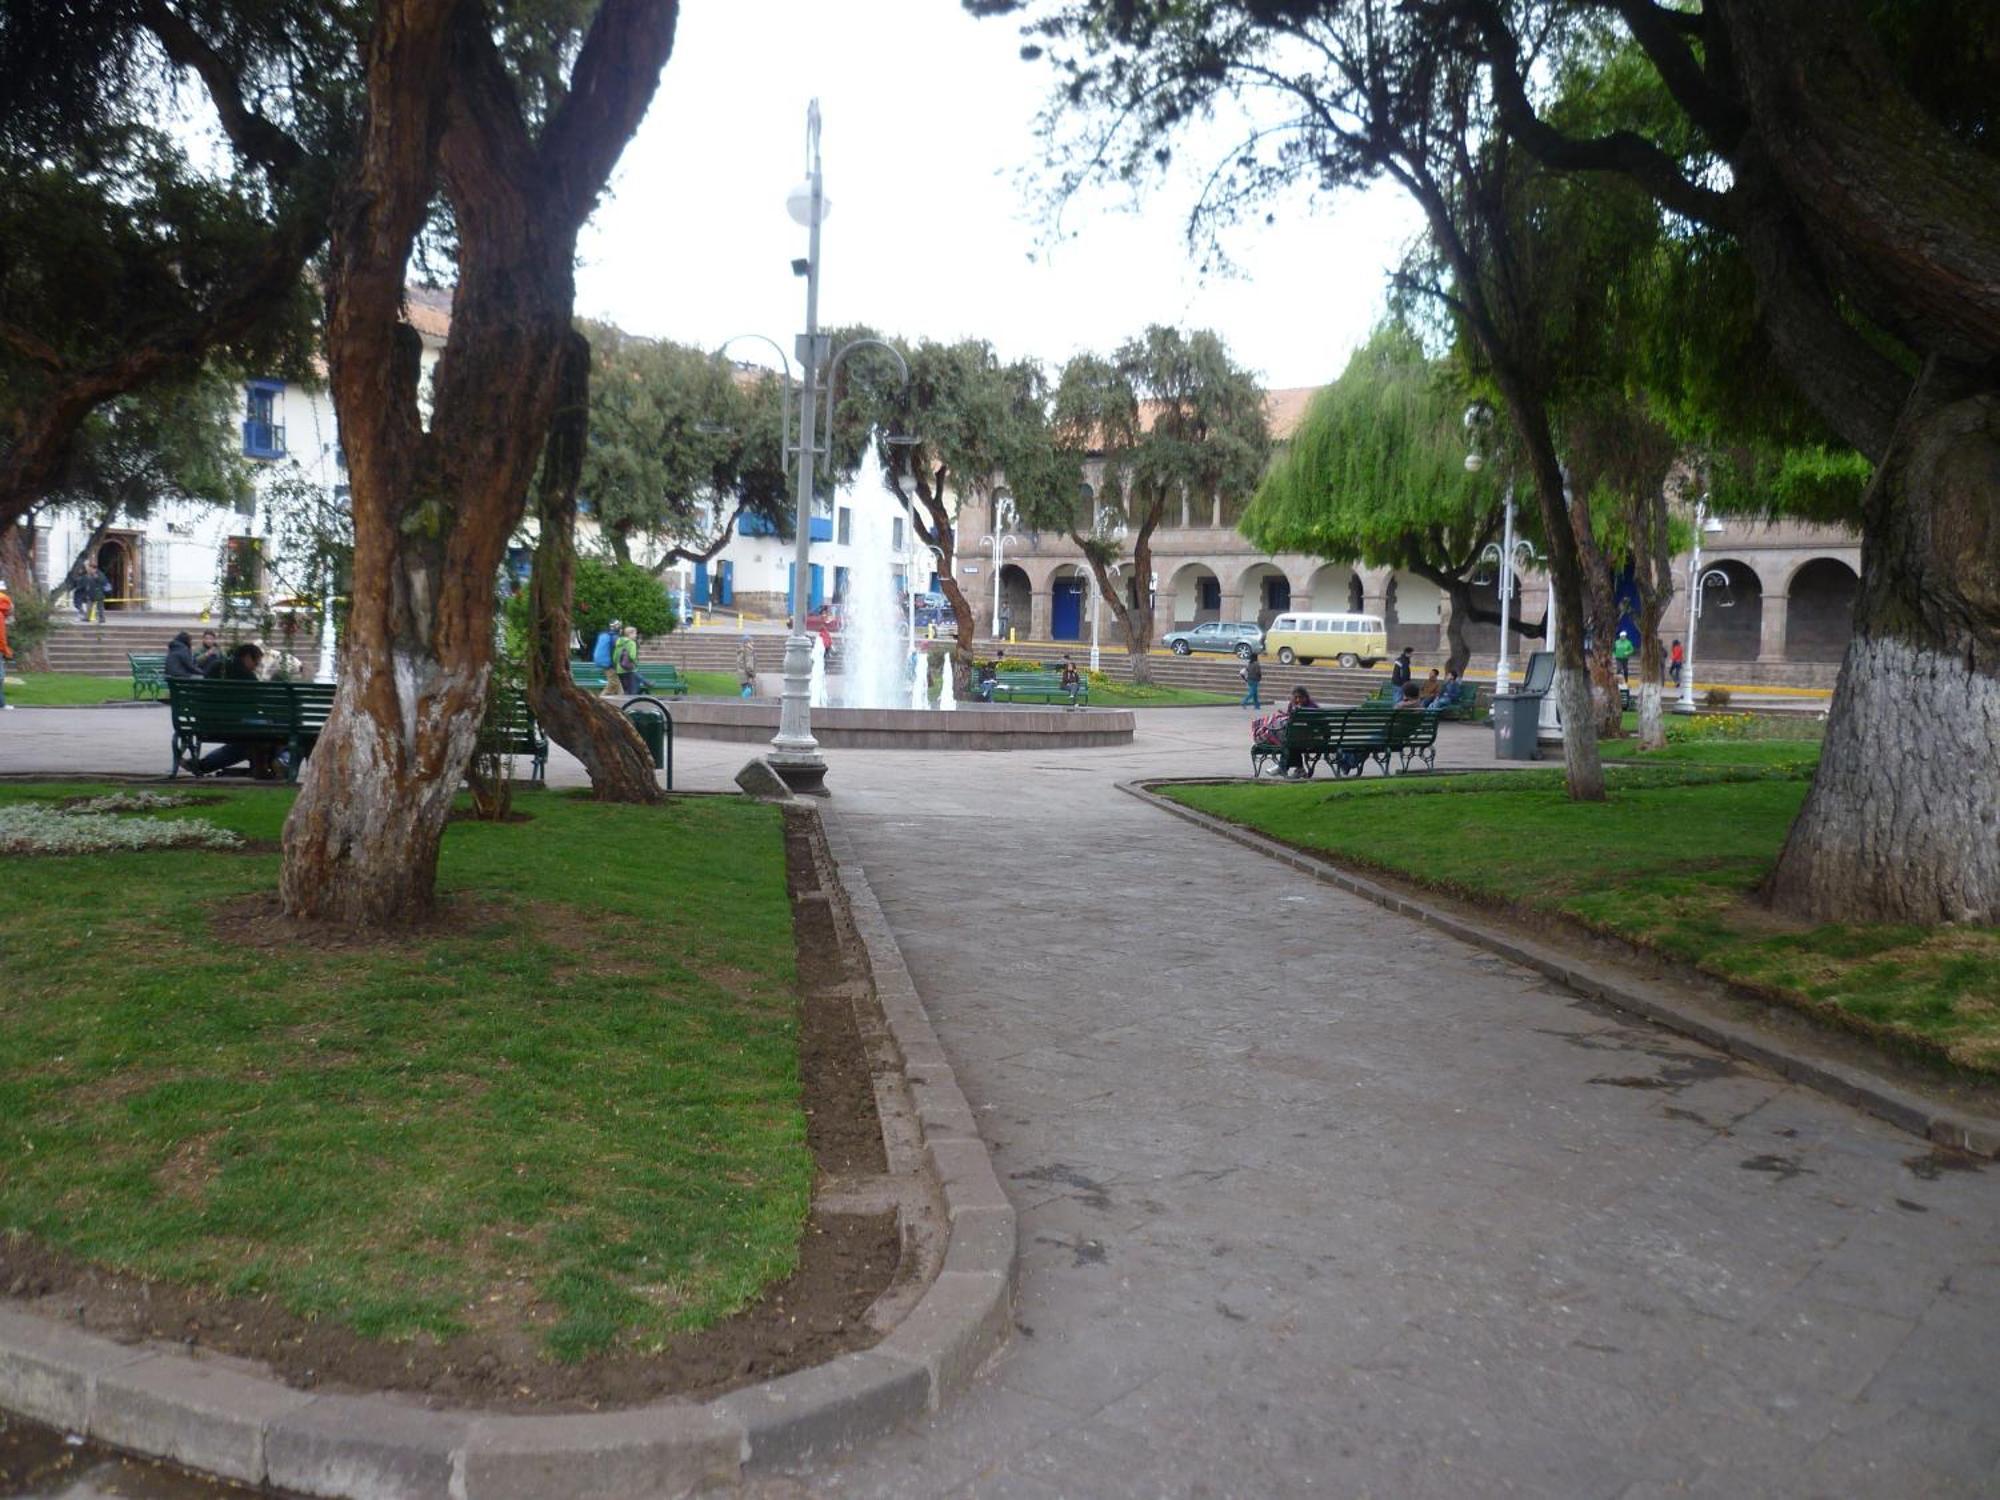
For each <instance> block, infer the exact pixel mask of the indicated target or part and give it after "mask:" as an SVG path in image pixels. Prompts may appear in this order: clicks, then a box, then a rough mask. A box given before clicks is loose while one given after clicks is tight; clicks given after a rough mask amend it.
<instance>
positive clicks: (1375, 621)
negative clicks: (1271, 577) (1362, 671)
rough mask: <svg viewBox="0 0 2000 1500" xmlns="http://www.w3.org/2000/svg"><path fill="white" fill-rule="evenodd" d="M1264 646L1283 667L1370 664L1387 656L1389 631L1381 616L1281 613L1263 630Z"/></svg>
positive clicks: (1369, 665) (1368, 665)
mask: <svg viewBox="0 0 2000 1500" xmlns="http://www.w3.org/2000/svg"><path fill="white" fill-rule="evenodd" d="M1264 649H1265V650H1266V651H1275V652H1276V653H1277V656H1278V660H1279V661H1281V662H1283V663H1284V664H1285V665H1286V666H1290V665H1291V664H1292V663H1293V662H1301V663H1303V664H1304V665H1306V666H1311V665H1312V664H1313V663H1314V662H1316V661H1337V662H1339V663H1340V664H1341V665H1342V666H1343V667H1372V666H1374V665H1375V663H1376V662H1378V661H1381V660H1383V659H1384V658H1385V657H1387V656H1388V654H1389V634H1388V632H1387V631H1386V630H1385V629H1383V626H1382V617H1381V616H1380V615H1335V614H1296V613H1294V614H1283V615H1279V616H1278V618H1277V619H1275V620H1273V621H1272V622H1271V623H1270V626H1269V627H1268V628H1267V629H1266V630H1265V631H1264Z"/></svg>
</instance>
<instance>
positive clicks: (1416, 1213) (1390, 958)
mask: <svg viewBox="0 0 2000 1500" xmlns="http://www.w3.org/2000/svg"><path fill="white" fill-rule="evenodd" d="M1171 727H1172V726H1169V725H1168V724H1167V723H1165V722H1164V721H1163V722H1161V723H1160V724H1159V725H1158V726H1157V730H1158V732H1157V733H1156V734H1154V735H1152V736H1148V737H1147V739H1146V743H1144V744H1142V745H1140V746H1138V747H1136V748H1135V750H1134V752H1133V753H1132V755H1131V756H1130V757H1129V758H1130V759H1133V760H1140V761H1148V760H1150V761H1155V762H1157V761H1160V760H1170V759H1172V758H1173V757H1172V754H1171V752H1170V750H1169V747H1168V745H1167V744H1166V743H1165V741H1166V738H1167V731H1168V730H1169V729H1170V728H1171ZM1181 732H1183V733H1187V732H1190V731H1188V729H1187V728H1186V727H1185V726H1183V727H1182V730H1181ZM1112 758H1113V757H1110V756H1106V755H1099V756H1085V755H1082V754H1076V755H1070V756H1063V757H1048V758H1036V763H1034V764H1022V763H1018V762H1017V761H1010V762H1009V769H1008V774H1007V775H1005V776H1004V777H998V776H994V775H992V774H990V773H989V771H988V769H987V767H986V766H984V765H981V764H979V763H978V762H977V760H976V758H961V759H960V760H958V761H949V762H948V761H944V760H943V759H942V758H927V759H926V760H925V762H924V763H923V764H922V766H921V767H918V766H916V765H911V766H910V767H909V770H908V774H903V775H897V774H893V768H890V767H886V766H885V765H884V764H883V763H882V762H880V761H870V762H869V763H867V764H865V765H846V764H837V765H836V772H835V777H834V784H835V785H836V786H837V787H838V788H839V792H838V795H839V796H840V798H841V805H842V808H843V817H844V820H845V822H846V826H847V827H848V828H849V829H850V830H851V831H852V833H853V835H854V837H855V840H856V842H857V843H858V844H859V846H860V850H861V854H862V858H863V861H864V864H865V866H866V869H867V872H868V877H869V879H870V881H871V882H872V884H873V885H874V887H875V889H876V891H877V892H878V894H879V895H880V897H881V899H882V903H883V906H884V909H885V910H886V911H887V913H888V915H889V918H890V921H891V923H892V925H893V926H894V928H895V930H896V933H897V935H898V937H899V939H900V940H901V942H902V944H903V947H904V951H905V954H906V956H907V958H908V961H909V965H910V968H911V970H912V972H913V974H914V975H915V978H916V981H917V984H918V987H919V989H920V991H921V992H922V995H923V998H924V1000H925V1002H926V1005H927V1006H928V1008H929V1010H930V1013H931V1015H932V1018H933V1020H934V1021H935V1023H936V1025H937V1029H938V1031H939V1034H940V1036H941V1037H942V1039H943V1041H944V1045H945V1047H946V1049H947V1051H948V1052H949V1053H950V1054H951V1056H952V1059H953V1062H954V1064H955V1066H956V1068H957V1072H958V1076H959V1079H960V1081H961V1083H962V1085H963V1086H964V1087H965V1089H966V1092H967V1094H968V1095H969V1096H970V1097H971V1099H972V1101H973V1103H974V1106H975V1113H976V1114H977V1116H978V1118H979V1121H980V1123H981V1128H982V1131H983V1133H984V1134H985V1136H986V1138H987V1139H988V1141H989V1142H990V1143H991V1145H992V1146H993V1148H994V1153H995V1164H996V1166H997V1167H998V1168H999V1170H1000V1175H1001V1178H1002V1181H1003V1183H1004V1184H1005V1185H1006V1186H1007V1189H1008V1191H1009V1194H1010V1196H1011V1197H1012V1199H1013V1201H1014V1202H1015V1204H1016V1206H1017V1207H1018V1208H1019V1209H1020V1211H1021V1214H1022V1231H1021V1232H1022V1252H1023V1274H1022V1285H1021V1291H1020V1301H1019V1306H1020V1313H1019V1321H1020V1329H1019V1337H1018V1338H1017V1339H1016V1341H1015V1342H1014V1344H1013V1346H1012V1347H1011V1349H1010V1350H1009V1351H1008V1352H1007V1353H1006V1354H1005V1355H1004V1356H1003V1357H1002V1359H1001V1360H1000V1361H999V1362H998V1363H997V1364H996V1365H995V1366H994V1367H993V1368H992V1369H991V1370H990V1371H988V1372H987V1374H986V1376H985V1377H984V1380H983V1382H982V1384H981V1386H980V1387H978V1388H976V1389H975V1391H974V1392H973V1393H972V1394H971V1395H969V1396H967V1397H965V1398H962V1399H961V1400H960V1401H959V1402H958V1403H957V1404H956V1405H955V1406H953V1407H952V1408H950V1409H948V1410H947V1411H945V1412H944V1413H942V1414H941V1415H940V1416H938V1417H937V1418H935V1419H934V1420H932V1421H930V1422H927V1423H925V1424H924V1425H923V1426H921V1427H919V1428H917V1429H915V1430H912V1431H909V1432H907V1433H906V1434H904V1435H903V1436H901V1437H899V1438H896V1439H892V1440H890V1441H887V1442H884V1443H881V1444H878V1445H876V1446H874V1447H871V1448H869V1449H866V1450H864V1451H862V1452H860V1453H858V1454H855V1455H853V1456H852V1457H851V1458H849V1459H848V1460H847V1461H845V1462H843V1463H840V1464H837V1465H832V1466H823V1467H820V1468H818V1469H816V1470H814V1471H811V1472H801V1473H798V1474H796V1475H794V1476H792V1477H791V1479H790V1480H788V1481H781V1482H778V1483H774V1484H771V1485H768V1486H766V1487H765V1488H764V1489H763V1490H762V1491H760V1493H763V1494H768V1495H791V1494H815V1495H817V1494H829V1495H852V1496H876V1495H882V1496H909V1497H913V1500H914V1497H919V1496H921V1497H932V1496H941V1495H976V1496H1000V1495H1006V1496H1055V1495H1068V1496H1078V1497H1097V1496H1121V1495H1145V1496H1154V1495H1161V1496H1168V1495H1171V1496H1182V1495H1188V1496H1192V1495H1204V1496H1231V1495H1238V1496H1270V1495H1304V1494H1335V1495H1381V1496H1397V1497H1405V1496H1425V1495H1437V1496H1466V1495H1487V1494H1514V1493H1522V1494H1537V1495H1595V1496H1607V1497H1608V1496H1629V1497H1634V1500H1636V1497H1639V1496H1647V1495H1655V1494H1659V1495H1667V1494H1675V1495H1678V1494H1714V1495H1728V1496H1745V1495H1756V1494H1772V1495H1809V1494H1829V1495H1832V1494H1837V1495H1842V1496H1865V1495H1880V1496H1884V1497H1891V1496H1893V1497H1907V1496H1914V1495H1954V1494H1963V1495H1978V1494H1991V1493H1994V1492H1995V1490H1996V1488H2000V1366H1996V1363H1995V1362H1994V1361H1993V1360H1992V1359H1991V1358H1990V1351H1991V1348H1992V1346H1993V1342H1994V1339H1995V1336H1996V1334H2000V1252H1996V1251H1995V1250H1994V1248H1993V1247H1994V1245H1995V1244H1996V1243H2000V1181H1996V1176H2000V1174H1996V1172H1994V1171H1992V1170H1988V1171H1985V1172H1981V1171H1976V1170H1970V1169H1960V1167H1959V1164H1958V1163H1956V1162H1954V1161H1951V1160H1948V1159H1945V1158H1942V1157H1938V1156H1934V1155H1933V1154H1932V1153H1931V1151H1930V1150H1929V1149H1928V1148H1927V1147H1926V1146H1924V1145H1923V1143H1921V1142H1919V1141H1918V1140H1916V1139H1914V1138H1912V1137H1910V1136H1907V1135H1904V1134H1901V1133H1899V1132H1897V1131H1895V1130H1893V1129H1891V1128H1889V1127H1887V1126H1884V1125H1881V1124H1879V1123H1877V1122H1875V1121H1872V1120H1870V1119H1867V1118H1865V1117H1863V1116H1861V1115H1859V1114H1857V1113H1855V1112H1853V1111H1851V1110H1849V1109H1847V1108H1845V1107H1843V1106H1840V1105H1837V1104H1834V1103H1832V1102H1830V1101H1828V1100H1827V1099H1824V1098H1822V1097H1820V1096H1818V1095H1814V1094H1810V1093H1803V1092H1801V1091H1799V1090H1796V1089H1793V1088H1791V1087H1789V1086H1787V1085H1785V1084H1784V1083H1782V1082H1781V1081H1779V1080H1777V1079H1776V1078H1774V1077H1771V1076H1769V1075H1766V1074H1763V1073H1761V1072H1759V1071H1757V1070H1755V1069H1752V1068H1749V1067H1746V1066H1743V1065H1740V1064H1737V1063H1734V1062H1732V1061H1731V1060H1729V1059H1727V1058H1725V1057H1722V1056H1720V1055H1719V1054H1715V1053H1712V1052H1710V1051H1708V1050H1707V1049H1705V1048H1702V1047H1700V1046H1697V1045H1694V1044H1691V1043H1687V1042H1683V1041H1680V1040H1678V1039H1676V1038H1674V1037H1672V1036H1670V1035H1668V1034H1666V1033H1664V1032H1661V1031H1659V1030H1656V1029H1653V1028H1651V1027H1648V1026H1644V1025H1638V1024H1630V1023H1627V1022H1624V1021H1622V1020H1621V1019H1620V1018H1618V1017H1616V1016H1614V1015H1611V1014H1608V1013H1605V1012H1603V1011H1601V1010H1599V1009H1597V1008H1594V1007H1593V1006H1591V1005H1589V1004H1586V1003H1583V1002H1580V1001H1578V1000H1577V999H1575V998H1574V997H1572V996H1570V995H1568V994H1566V993H1563V992H1559V991H1555V990H1552V989H1551V988H1550V987H1548V986H1547V985H1545V984H1543V983H1542V982H1540V981H1538V980H1536V979H1534V978H1533V977H1531V976H1529V975H1528V974H1526V973H1525V972H1524V971H1521V970H1519V969H1516V968H1515V967H1513V966H1512V965H1510V964H1508V963H1506V962H1504V961H1502V960H1499V959H1496V958H1493V957H1491V956H1488V955H1485V954H1482V953H1479V952H1476V951H1474V950H1471V949H1468V948H1465V947H1463V946H1461V945H1460V944H1458V943H1456V942H1454V941H1452V940H1450V939H1448V938H1444V937H1441V936H1439V935H1438V934H1436V933H1433V932H1430V931H1427V930H1426V929H1423V928H1420V927H1418V926H1416V925H1415V924H1413V923H1410V922H1407V921H1404V920H1402V919H1399V918H1397V917H1394V916H1391V915H1388V914H1386V913H1384V912H1383V911H1381V910H1380V909H1378V908H1376V907H1374V906H1371V905H1367V904H1364V903H1362V902H1360V901H1359V900H1357V899H1355V898H1352V897H1348V896H1345V895H1342V894H1341V893H1338V892H1335V891H1332V890H1329V889H1327V888H1326V887H1324V886H1320V885H1317V884H1315V883H1314V882H1311V881H1309V880H1305V879H1303V878H1301V877H1297V876H1294V875H1292V874H1290V872H1288V871H1286V870H1284V869H1283V868H1282V867H1280V866H1278V865H1276V864H1275V863H1274V862H1272V861H1270V860H1267V859H1264V858H1262V857H1260V856H1258V855H1255V854H1253V853H1250V852H1248V851H1246V850H1243V849H1240V848H1238V847H1236V846H1234V845H1232V844H1227V843H1225V842H1223V841H1221V840H1219V839H1217V838H1215V837H1214V836H1212V835H1210V834H1207V833H1205V832H1204V831H1202V830H1200V829H1197V828H1194V827H1191V826H1189V825H1187V824H1185V823H1182V822H1179V821H1178V820H1175V819H1172V818H1169V817H1166V816H1163V815H1162V814H1160V813H1159V812H1157V811H1156V810H1154V809H1151V808H1148V807H1145V806H1144V805H1142V804H1140V803H1138V802H1136V801H1135V800H1133V799H1131V798H1127V797H1122V796H1119V795H1116V794H1115V793H1114V792H1113V791H1112V789H1111V787H1110V785H1109V781H1110V779H1111V778H1110V777H1109V776H1108V775H1107V774H1106V773H1107V770H1109V769H1110V768H1109V767H1108V766H1106V765H1104V764H1103V762H1105V761H1107V760H1109V759H1112Z"/></svg>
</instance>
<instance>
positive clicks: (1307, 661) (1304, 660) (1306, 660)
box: [1299, 656, 1319, 667]
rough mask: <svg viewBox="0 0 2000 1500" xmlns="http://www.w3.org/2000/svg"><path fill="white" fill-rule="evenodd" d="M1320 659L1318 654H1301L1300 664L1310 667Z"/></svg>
mask: <svg viewBox="0 0 2000 1500" xmlns="http://www.w3.org/2000/svg"><path fill="white" fill-rule="evenodd" d="M1318 660H1319V658H1318V657H1316V656H1301V657H1300V658H1299V665H1300V666H1302V667H1309V666H1311V665H1312V664H1313V663H1314V662H1316V661H1318Z"/></svg>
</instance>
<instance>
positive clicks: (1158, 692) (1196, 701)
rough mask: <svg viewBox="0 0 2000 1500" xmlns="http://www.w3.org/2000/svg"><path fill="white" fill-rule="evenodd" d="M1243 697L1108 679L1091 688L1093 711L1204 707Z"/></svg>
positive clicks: (1240, 695)
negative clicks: (1099, 709)
mask: <svg viewBox="0 0 2000 1500" xmlns="http://www.w3.org/2000/svg"><path fill="white" fill-rule="evenodd" d="M1240 701H1242V694H1240V693H1237V694H1231V693H1204V692H1201V691H1199V690H1198V689H1195V688H1182V687H1164V686H1162V685H1160V684H1158V683H1137V682H1119V681H1117V680H1116V679H1112V678H1107V679H1106V680H1105V681H1104V682H1102V683H1095V682H1093V683H1092V684H1091V685H1090V703H1091V707H1093V708H1206V707H1212V706H1213V705H1215V704H1218V703H1237V702H1240Z"/></svg>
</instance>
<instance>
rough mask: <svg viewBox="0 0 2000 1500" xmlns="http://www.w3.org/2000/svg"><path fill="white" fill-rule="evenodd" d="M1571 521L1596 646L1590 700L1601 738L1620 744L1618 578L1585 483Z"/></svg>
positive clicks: (1574, 495) (1574, 490)
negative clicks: (1614, 649) (1615, 650)
mask: <svg viewBox="0 0 2000 1500" xmlns="http://www.w3.org/2000/svg"><path fill="white" fill-rule="evenodd" d="M1570 522H1571V526H1572V527H1573V529H1574V533H1575V536H1576V552H1577V567H1578V569H1579V571H1580V575H1581V577H1582V580H1583V628H1584V635H1585V636H1586V637H1587V638H1588V639H1589V641H1590V644H1591V646H1592V647H1594V648H1595V649H1592V650H1589V651H1587V652H1586V653H1585V662H1586V664H1587V665H1588V666H1589V668H1590V698H1591V702H1592V703H1593V704H1594V705H1595V711H1596V715H1597V737H1598V738H1599V739H1605V740H1615V739H1619V738H1621V737H1622V736H1623V735H1624V733H1625V710H1624V705H1623V703H1622V701H1621V699H1620V697H1619V692H1618V668H1617V664H1616V658H1614V657H1613V656H1612V654H1611V644H1612V642H1613V641H1614V640H1616V639H1617V636H1618V592H1617V579H1616V576H1615V575H1614V574H1613V572H1612V567H1611V559H1610V558H1609V557H1607V556H1605V553H1604V549H1603V548H1602V547H1600V546H1598V545H1597V533H1596V530H1595V527H1594V526H1593V523H1592V518H1591V514H1590V497H1589V495H1588V494H1587V493H1586V492H1585V489H1584V486H1583V485H1581V484H1572V486H1571V500H1570Z"/></svg>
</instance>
